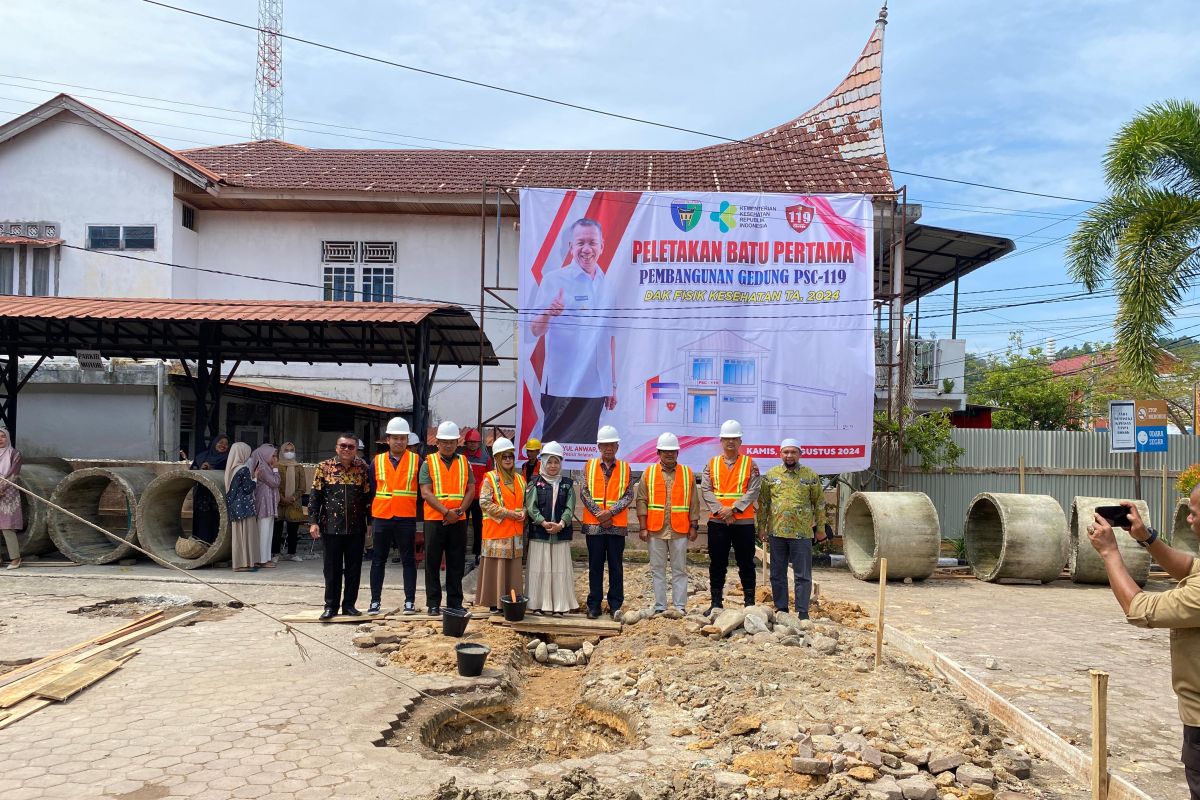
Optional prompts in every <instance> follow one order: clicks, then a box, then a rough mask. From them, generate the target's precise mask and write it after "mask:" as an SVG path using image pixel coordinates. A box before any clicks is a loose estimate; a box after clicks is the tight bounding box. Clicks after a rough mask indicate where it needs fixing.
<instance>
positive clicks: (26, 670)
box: [0, 610, 163, 687]
mask: <svg viewBox="0 0 1200 800" xmlns="http://www.w3.org/2000/svg"><path fill="white" fill-rule="evenodd" d="M162 615H163V612H162V611H161V610H159V611H151V612H150V613H149V614H144V615H142V616H140V617H138V618H137V619H135V620H133V621H132V622H128V623H126V624H125V625H122V626H121V627H119V628H116V629H114V630H111V631H109V632H108V633H103V634H101V635H99V636H94V637H92V638H91V639H86V640H84V641H82V642H79V643H78V644H73V645H71V646H70V647H67V648H64V649H62V650H59V651H58V652H57V653H51V654H50V655H48V656H43V657H42V658H39V659H38V660H37V661H33V662H31V663H29V664H26V665H25V666H23V667H18V668H17V669H14V670H10V671H9V672H6V673H4V674H3V675H0V687H4V686H9V685H11V684H13V683H16V682H17V681H19V680H21V679H23V678H24V677H26V676H28V675H32V674H34V673H36V672H38V671H40V670H42V669H43V668H45V667H47V666H49V665H51V664H53V663H55V662H56V661H58V660H59V659H62V658H65V657H66V656H69V655H71V654H72V653H77V652H79V651H80V650H83V649H86V648H88V647H91V646H93V645H97V644H105V643H107V642H111V641H114V640H116V639H119V638H120V637H122V636H125V635H126V634H128V633H131V632H133V631H134V630H141V629H142V628H145V627H149V625H150V624H151V623H152V622H153V621H154V620H157V619H158V618H159V617H161V616H162Z"/></svg>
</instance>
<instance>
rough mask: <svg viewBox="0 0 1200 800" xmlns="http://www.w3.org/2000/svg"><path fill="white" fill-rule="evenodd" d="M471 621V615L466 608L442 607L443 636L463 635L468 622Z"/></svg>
mask: <svg viewBox="0 0 1200 800" xmlns="http://www.w3.org/2000/svg"><path fill="white" fill-rule="evenodd" d="M470 621H471V615H470V614H469V613H468V612H467V610H466V609H460V608H443V609H442V635H443V636H462V635H463V633H465V632H466V630H467V623H468V622H470Z"/></svg>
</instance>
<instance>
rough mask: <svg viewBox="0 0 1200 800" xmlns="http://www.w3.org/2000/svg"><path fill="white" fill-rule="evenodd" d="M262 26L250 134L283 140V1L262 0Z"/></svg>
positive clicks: (256, 138)
mask: <svg viewBox="0 0 1200 800" xmlns="http://www.w3.org/2000/svg"><path fill="white" fill-rule="evenodd" d="M258 27H259V31H258V69H257V70H256V73H255V76H254V120H253V122H251V123H250V137H251V138H252V139H255V140H259V139H283V37H282V36H280V34H281V33H282V32H283V0H258Z"/></svg>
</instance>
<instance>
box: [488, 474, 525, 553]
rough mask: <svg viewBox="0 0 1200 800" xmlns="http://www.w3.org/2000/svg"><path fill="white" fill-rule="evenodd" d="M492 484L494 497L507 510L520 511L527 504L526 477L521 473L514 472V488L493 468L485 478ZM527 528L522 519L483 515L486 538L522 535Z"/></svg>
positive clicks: (510, 537)
mask: <svg viewBox="0 0 1200 800" xmlns="http://www.w3.org/2000/svg"><path fill="white" fill-rule="evenodd" d="M483 479H484V480H485V481H489V482H491V484H492V497H493V498H494V499H495V500H496V505H498V506H500V507H501V508H503V509H504V510H506V511H520V510H521V509H522V508H523V507H524V505H525V478H523V477H522V476H521V473H519V472H516V471H514V472H513V488H512V489H509V488H508V486H506V485H505V483H504V481H503V480H501V479H500V472H499V471H498V470H492V471H491V472H489V473H488V474H487V475H485V476H484V478H483ZM524 529H525V521H524V520H520V519H492V518H491V517H489V516H488V515H487V514H486V513H485V514H484V515H483V538H484V539H512V538H514V537H516V536H520V535H521V531H523V530H524Z"/></svg>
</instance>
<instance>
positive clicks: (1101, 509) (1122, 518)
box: [1096, 506, 1133, 530]
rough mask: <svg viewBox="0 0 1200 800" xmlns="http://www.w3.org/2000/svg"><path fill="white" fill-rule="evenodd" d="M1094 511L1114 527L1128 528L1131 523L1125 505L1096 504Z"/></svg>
mask: <svg viewBox="0 0 1200 800" xmlns="http://www.w3.org/2000/svg"><path fill="white" fill-rule="evenodd" d="M1096 513H1097V514H1099V515H1100V516H1102V517H1104V518H1105V519H1106V520H1108V522H1109V524H1110V525H1112V526H1113V527H1114V528H1125V529H1126V530H1128V529H1129V528H1130V527H1131V526H1132V525H1133V520H1131V519H1130V518H1129V509H1128V508H1126V507H1125V506H1097V507H1096Z"/></svg>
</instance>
